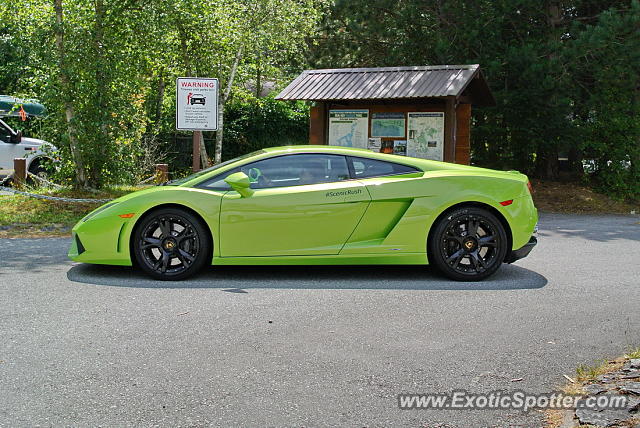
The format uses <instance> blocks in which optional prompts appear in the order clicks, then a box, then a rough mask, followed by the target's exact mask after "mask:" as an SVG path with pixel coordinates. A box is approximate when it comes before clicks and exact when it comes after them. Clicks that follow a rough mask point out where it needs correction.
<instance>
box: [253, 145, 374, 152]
mask: <svg viewBox="0 0 640 428" xmlns="http://www.w3.org/2000/svg"><path fill="white" fill-rule="evenodd" d="M263 150H264V151H265V152H269V153H270V152H310V151H311V152H340V153H344V152H345V151H347V152H350V151H353V152H355V153H362V152H365V153H373V152H372V151H371V150H367V149H361V148H357V147H342V146H327V145H320V144H304V145H299V146H278V147H265V148H264V149H263Z"/></svg>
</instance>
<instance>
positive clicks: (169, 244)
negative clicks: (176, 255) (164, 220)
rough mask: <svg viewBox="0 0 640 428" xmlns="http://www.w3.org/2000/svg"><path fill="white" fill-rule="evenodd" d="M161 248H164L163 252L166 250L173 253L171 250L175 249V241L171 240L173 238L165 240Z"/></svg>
mask: <svg viewBox="0 0 640 428" xmlns="http://www.w3.org/2000/svg"><path fill="white" fill-rule="evenodd" d="M163 246H164V249H165V250H167V251H173V250H174V249H175V248H176V246H177V243H176V241H175V239H173V238H169V239H167V240H166V241H164V244H163Z"/></svg>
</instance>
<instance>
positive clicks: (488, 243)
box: [478, 235, 497, 247]
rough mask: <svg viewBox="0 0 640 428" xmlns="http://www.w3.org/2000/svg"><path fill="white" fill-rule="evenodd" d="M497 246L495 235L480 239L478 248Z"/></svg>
mask: <svg viewBox="0 0 640 428" xmlns="http://www.w3.org/2000/svg"><path fill="white" fill-rule="evenodd" d="M496 245H497V243H496V239H495V237H494V236H493V235H490V236H483V237H482V238H480V239H478V246H480V247H495V246H496Z"/></svg>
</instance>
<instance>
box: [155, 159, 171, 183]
mask: <svg viewBox="0 0 640 428" xmlns="http://www.w3.org/2000/svg"><path fill="white" fill-rule="evenodd" d="M165 181H169V165H168V164H166V163H157V164H156V183H158V184H160V183H164V182H165Z"/></svg>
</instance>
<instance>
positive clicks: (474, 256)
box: [469, 253, 478, 272]
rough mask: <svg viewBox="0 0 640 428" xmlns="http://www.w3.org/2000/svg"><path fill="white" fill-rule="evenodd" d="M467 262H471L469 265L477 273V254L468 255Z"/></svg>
mask: <svg viewBox="0 0 640 428" xmlns="http://www.w3.org/2000/svg"><path fill="white" fill-rule="evenodd" d="M469 260H470V261H471V264H472V265H473V269H474V270H475V271H476V272H477V271H478V256H477V254H474V253H469Z"/></svg>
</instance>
